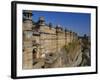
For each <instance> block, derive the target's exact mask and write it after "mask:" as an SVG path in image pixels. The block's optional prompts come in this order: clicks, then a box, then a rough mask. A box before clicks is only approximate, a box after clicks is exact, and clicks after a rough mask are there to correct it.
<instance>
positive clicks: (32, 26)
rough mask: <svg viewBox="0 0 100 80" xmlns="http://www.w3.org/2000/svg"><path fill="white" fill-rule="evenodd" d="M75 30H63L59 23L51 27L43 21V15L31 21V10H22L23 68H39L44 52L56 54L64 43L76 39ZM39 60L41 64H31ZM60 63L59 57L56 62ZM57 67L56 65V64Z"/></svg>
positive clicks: (42, 63)
mask: <svg viewBox="0 0 100 80" xmlns="http://www.w3.org/2000/svg"><path fill="white" fill-rule="evenodd" d="M77 39H78V36H77V34H76V33H75V32H72V31H69V30H67V29H66V30H64V29H63V28H62V27H61V26H60V25H57V26H56V27H53V26H52V25H50V24H49V25H47V24H46V23H45V19H44V17H43V16H42V17H40V18H39V20H38V22H33V21H32V11H26V10H24V11H23V69H33V68H41V67H43V66H42V65H44V62H42V60H43V57H45V56H46V54H50V53H52V54H54V55H57V54H58V53H59V52H60V51H61V48H62V47H63V46H64V45H68V44H69V43H71V42H72V41H73V40H77ZM35 60H40V64H41V66H39V65H37V66H38V67H37V66H33V65H34V64H35ZM57 64H60V59H59V60H58V63H57ZM56 67H57V66H56Z"/></svg>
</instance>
